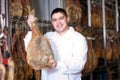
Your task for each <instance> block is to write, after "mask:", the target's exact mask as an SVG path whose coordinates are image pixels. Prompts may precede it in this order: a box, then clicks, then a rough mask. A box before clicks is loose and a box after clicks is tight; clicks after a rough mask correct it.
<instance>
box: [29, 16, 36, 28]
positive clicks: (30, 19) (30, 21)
mask: <svg viewBox="0 0 120 80" xmlns="http://www.w3.org/2000/svg"><path fill="white" fill-rule="evenodd" d="M36 20H37V17H35V16H34V15H29V16H28V19H27V23H28V25H29V27H30V28H31V23H32V22H35V21H36Z"/></svg>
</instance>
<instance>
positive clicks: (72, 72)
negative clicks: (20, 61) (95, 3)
mask: <svg viewBox="0 0 120 80" xmlns="http://www.w3.org/2000/svg"><path fill="white" fill-rule="evenodd" d="M45 36H46V37H47V38H48V39H49V41H50V44H51V47H52V50H53V53H54V57H55V60H56V61H57V67H56V68H55V69H52V70H49V71H47V70H42V80H81V76H82V75H81V71H82V70H83V68H84V65H85V62H86V60H87V50H88V46H87V42H86V39H85V37H84V36H83V35H82V34H80V33H78V32H76V31H74V29H73V28H72V27H70V28H69V30H68V31H67V32H66V33H65V34H64V35H63V36H59V34H58V33H57V32H48V33H46V34H45Z"/></svg>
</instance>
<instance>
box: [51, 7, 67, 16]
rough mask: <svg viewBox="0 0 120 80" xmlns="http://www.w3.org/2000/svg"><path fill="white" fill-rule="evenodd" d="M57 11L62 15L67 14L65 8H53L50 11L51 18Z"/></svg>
mask: <svg viewBox="0 0 120 80" xmlns="http://www.w3.org/2000/svg"><path fill="white" fill-rule="evenodd" d="M58 12H60V13H62V14H63V15H64V16H66V17H67V16H68V15H67V13H66V11H65V9H63V8H55V9H54V10H53V11H52V13H51V18H52V15H53V14H54V13H58Z"/></svg>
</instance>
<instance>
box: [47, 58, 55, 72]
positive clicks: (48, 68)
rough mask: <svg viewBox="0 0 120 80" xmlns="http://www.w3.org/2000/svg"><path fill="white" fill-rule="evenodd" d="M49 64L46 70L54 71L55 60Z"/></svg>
mask: <svg viewBox="0 0 120 80" xmlns="http://www.w3.org/2000/svg"><path fill="white" fill-rule="evenodd" d="M49 63H50V64H51V66H50V67H46V68H45V69H46V70H51V69H54V68H55V67H56V66H57V62H56V61H55V60H50V61H49Z"/></svg>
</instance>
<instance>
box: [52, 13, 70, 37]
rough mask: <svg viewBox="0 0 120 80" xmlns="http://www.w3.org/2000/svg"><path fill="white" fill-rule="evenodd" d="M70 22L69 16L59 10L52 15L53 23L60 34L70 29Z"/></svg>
mask: <svg viewBox="0 0 120 80" xmlns="http://www.w3.org/2000/svg"><path fill="white" fill-rule="evenodd" d="M68 22H69V18H68V17H66V16H64V15H63V13H60V12H58V13H54V14H53V15H52V20H51V23H52V25H53V27H54V29H55V30H56V32H58V33H59V34H60V35H61V34H63V33H64V32H66V31H67V30H68V25H67V23H68Z"/></svg>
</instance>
